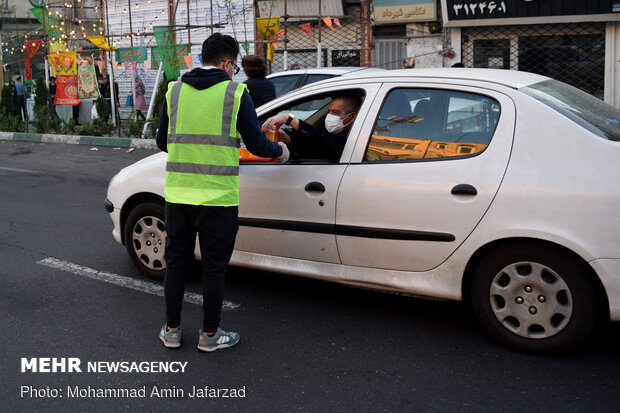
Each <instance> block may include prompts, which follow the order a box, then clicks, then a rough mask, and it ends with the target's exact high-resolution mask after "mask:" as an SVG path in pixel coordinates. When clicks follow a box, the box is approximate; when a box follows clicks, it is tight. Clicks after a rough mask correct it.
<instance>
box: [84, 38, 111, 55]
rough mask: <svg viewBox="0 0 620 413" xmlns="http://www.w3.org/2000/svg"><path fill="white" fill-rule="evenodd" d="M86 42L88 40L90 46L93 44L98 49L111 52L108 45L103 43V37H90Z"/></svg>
mask: <svg viewBox="0 0 620 413" xmlns="http://www.w3.org/2000/svg"><path fill="white" fill-rule="evenodd" d="M88 40H90V42H91V43H92V44H94V45H95V46H97V47H98V48H100V49H103V50H105V51H106V52H109V51H111V50H112V49H110V45H109V44H108V42H106V41H105V38H104V37H103V36H91V37H89V38H88ZM114 50H116V49H114Z"/></svg>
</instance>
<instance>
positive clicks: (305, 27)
mask: <svg viewBox="0 0 620 413" xmlns="http://www.w3.org/2000/svg"><path fill="white" fill-rule="evenodd" d="M299 27H301V28H302V29H304V32H306V34H307V35H308V38H309V39H310V38H312V36H311V35H310V23H306V24H302V25H300V26H299Z"/></svg>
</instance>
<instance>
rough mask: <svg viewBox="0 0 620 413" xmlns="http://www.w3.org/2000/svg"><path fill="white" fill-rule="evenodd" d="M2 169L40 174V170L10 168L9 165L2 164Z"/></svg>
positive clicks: (0, 167) (0, 169)
mask: <svg viewBox="0 0 620 413" xmlns="http://www.w3.org/2000/svg"><path fill="white" fill-rule="evenodd" d="M0 171H8V172H22V173H25V174H38V173H39V172H38V171H33V170H32V169H19V168H9V167H7V166H0Z"/></svg>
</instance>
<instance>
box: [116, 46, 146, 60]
mask: <svg viewBox="0 0 620 413" xmlns="http://www.w3.org/2000/svg"><path fill="white" fill-rule="evenodd" d="M147 53H148V51H147V48H146V46H141V47H121V48H118V49H116V59H115V60H116V61H117V62H144V61H145V60H146V59H147V57H148V55H147Z"/></svg>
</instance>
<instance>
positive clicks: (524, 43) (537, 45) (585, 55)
mask: <svg viewBox="0 0 620 413" xmlns="http://www.w3.org/2000/svg"><path fill="white" fill-rule="evenodd" d="M461 42H462V55H463V63H464V65H465V66H466V67H488V68H500V69H512V70H522V71H526V72H532V73H537V74H541V75H544V76H548V77H551V78H554V79H557V80H560V81H562V82H565V83H568V84H570V85H573V86H575V87H578V88H579V89H582V90H584V91H586V92H588V93H590V94H592V95H594V96H596V97H598V98H600V99H602V98H603V92H604V78H605V23H584V24H581V23H576V24H547V25H533V26H530V25H528V26H496V27H475V28H464V29H463V30H462V33H461Z"/></svg>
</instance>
